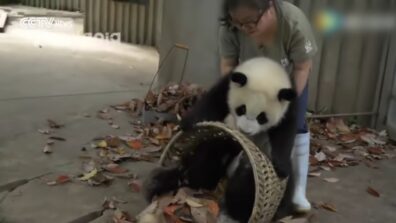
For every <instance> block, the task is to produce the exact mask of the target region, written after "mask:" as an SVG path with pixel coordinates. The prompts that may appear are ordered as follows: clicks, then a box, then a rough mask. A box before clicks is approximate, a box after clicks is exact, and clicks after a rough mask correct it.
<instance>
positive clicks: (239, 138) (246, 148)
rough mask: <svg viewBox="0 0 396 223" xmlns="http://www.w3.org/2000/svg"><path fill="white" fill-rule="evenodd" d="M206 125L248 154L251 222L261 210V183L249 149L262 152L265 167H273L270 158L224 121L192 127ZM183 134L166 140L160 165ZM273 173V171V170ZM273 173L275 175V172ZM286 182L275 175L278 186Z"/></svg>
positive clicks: (203, 124)
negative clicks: (251, 181)
mask: <svg viewBox="0 0 396 223" xmlns="http://www.w3.org/2000/svg"><path fill="white" fill-rule="evenodd" d="M208 127H215V128H218V129H220V130H221V131H223V132H226V133H227V134H229V135H230V136H231V137H233V138H234V139H235V140H237V141H238V142H240V145H241V147H242V150H243V151H244V152H245V154H247V156H248V159H249V162H250V164H251V167H252V171H253V176H254V183H255V188H256V189H255V199H254V206H253V209H252V213H251V216H250V220H249V222H253V221H252V219H253V216H254V215H255V214H257V213H258V212H260V211H261V210H258V207H257V206H258V200H259V196H260V194H259V189H258V188H259V187H261V185H262V184H259V180H260V179H259V175H258V169H259V168H260V167H259V166H258V165H257V163H256V162H255V161H254V158H253V156H254V154H253V152H252V151H251V150H254V149H257V150H259V151H260V152H261V153H262V155H263V156H264V159H263V160H260V162H262V163H263V161H264V163H263V165H262V166H264V165H265V166H267V167H269V168H271V169H274V167H273V165H272V162H271V160H270V159H269V157H268V156H267V155H266V154H265V153H263V152H262V151H261V150H260V149H259V148H258V147H257V145H256V144H254V143H253V142H252V141H251V140H250V139H248V138H247V137H246V136H245V135H243V134H242V133H241V132H240V131H238V130H235V129H231V128H229V127H228V126H227V125H226V124H224V123H222V122H208V121H204V122H200V123H197V124H196V126H195V127H194V130H196V129H199V128H208ZM194 130H193V131H194ZM183 134H185V132H183V131H178V132H177V133H176V135H174V136H173V137H172V139H171V140H170V141H169V142H168V144H167V145H166V147H165V149H164V151H163V152H162V154H161V157H160V160H159V165H161V166H163V165H164V162H165V159H166V157H167V156H166V155H167V154H168V152H169V151H170V150H171V148H172V146H173V145H174V143H175V142H176V141H177V140H178V139H179V138H180V137H181V136H182V135H183ZM244 140H248V141H250V142H252V143H251V144H252V145H253V146H254V148H252V145H246V144H245V143H244V142H243V141H244ZM274 173H275V171H274ZM275 175H276V173H275ZM286 182H287V179H284V180H281V179H280V178H279V177H278V176H277V175H276V184H278V185H279V186H281V187H283V188H285V185H286ZM280 190H283V189H280Z"/></svg>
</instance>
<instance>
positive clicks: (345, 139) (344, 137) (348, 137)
mask: <svg viewBox="0 0 396 223" xmlns="http://www.w3.org/2000/svg"><path fill="white" fill-rule="evenodd" d="M356 138H357V137H356V136H355V135H353V134H348V135H341V136H340V137H339V139H340V140H341V141H342V142H343V143H353V142H356Z"/></svg>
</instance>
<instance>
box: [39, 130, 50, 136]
mask: <svg viewBox="0 0 396 223" xmlns="http://www.w3.org/2000/svg"><path fill="white" fill-rule="evenodd" d="M38 132H39V133H41V134H44V135H49V134H51V131H50V130H49V129H39V130H38Z"/></svg>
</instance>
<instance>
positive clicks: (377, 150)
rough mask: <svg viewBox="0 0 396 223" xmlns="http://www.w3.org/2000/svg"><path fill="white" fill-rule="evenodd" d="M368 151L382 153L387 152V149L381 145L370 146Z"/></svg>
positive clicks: (374, 153) (375, 153)
mask: <svg viewBox="0 0 396 223" xmlns="http://www.w3.org/2000/svg"><path fill="white" fill-rule="evenodd" d="M367 152H368V153H370V154H373V155H382V154H384V153H385V150H384V149H383V148H381V147H370V148H368V149H367Z"/></svg>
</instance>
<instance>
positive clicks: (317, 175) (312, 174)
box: [308, 172, 322, 177]
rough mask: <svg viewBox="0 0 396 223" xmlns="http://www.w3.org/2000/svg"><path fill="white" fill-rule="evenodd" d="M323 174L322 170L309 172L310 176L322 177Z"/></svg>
mask: <svg viewBox="0 0 396 223" xmlns="http://www.w3.org/2000/svg"><path fill="white" fill-rule="evenodd" d="M321 175H322V173H320V172H312V173H309V174H308V176H309V177H320V176H321Z"/></svg>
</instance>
